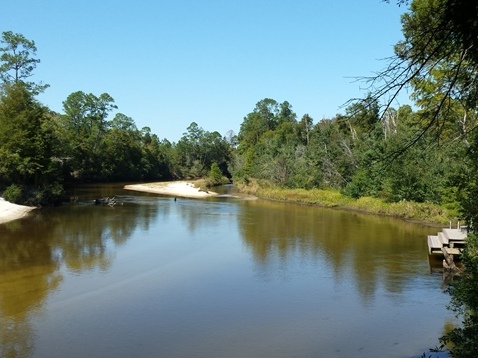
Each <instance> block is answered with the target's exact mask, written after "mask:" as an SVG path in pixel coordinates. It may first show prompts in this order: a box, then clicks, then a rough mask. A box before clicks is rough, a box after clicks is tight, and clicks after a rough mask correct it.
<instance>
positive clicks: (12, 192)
mask: <svg viewBox="0 0 478 358" xmlns="http://www.w3.org/2000/svg"><path fill="white" fill-rule="evenodd" d="M22 196H23V188H22V187H21V186H19V185H16V184H12V185H10V186H9V187H7V188H6V189H5V191H4V192H3V197H4V199H5V200H7V201H9V202H11V203H15V204H20V203H21V202H22Z"/></svg>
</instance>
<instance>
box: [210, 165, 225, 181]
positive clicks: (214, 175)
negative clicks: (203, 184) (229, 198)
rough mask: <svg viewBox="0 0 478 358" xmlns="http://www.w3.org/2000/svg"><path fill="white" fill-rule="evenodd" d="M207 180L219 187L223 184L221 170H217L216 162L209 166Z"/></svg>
mask: <svg viewBox="0 0 478 358" xmlns="http://www.w3.org/2000/svg"><path fill="white" fill-rule="evenodd" d="M208 178H209V180H210V181H211V182H212V185H219V184H222V183H223V175H222V172H221V169H219V165H217V163H216V162H214V163H212V164H211V169H210V170H209V175H208Z"/></svg>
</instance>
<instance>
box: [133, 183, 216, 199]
mask: <svg viewBox="0 0 478 358" xmlns="http://www.w3.org/2000/svg"><path fill="white" fill-rule="evenodd" d="M124 189H127V190H135V191H143V192H146V193H154V194H162V195H170V196H177V197H183V198H210V197H212V196H217V195H218V194H217V193H215V192H213V191H208V192H204V191H201V190H200V189H199V188H195V187H194V182H191V181H169V182H157V183H144V184H131V185H125V187H124Z"/></svg>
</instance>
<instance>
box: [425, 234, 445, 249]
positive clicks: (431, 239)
mask: <svg viewBox="0 0 478 358" xmlns="http://www.w3.org/2000/svg"><path fill="white" fill-rule="evenodd" d="M442 247H443V245H442V243H441V242H440V240H439V239H438V236H436V235H428V253H429V254H440V253H441V252H442Z"/></svg>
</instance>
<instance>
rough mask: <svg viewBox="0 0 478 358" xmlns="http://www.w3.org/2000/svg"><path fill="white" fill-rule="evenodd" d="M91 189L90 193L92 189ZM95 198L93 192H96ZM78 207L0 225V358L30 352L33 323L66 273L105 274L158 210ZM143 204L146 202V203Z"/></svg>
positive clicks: (131, 202) (131, 201)
mask: <svg viewBox="0 0 478 358" xmlns="http://www.w3.org/2000/svg"><path fill="white" fill-rule="evenodd" d="M90 190H91V189H90ZM95 194H96V195H97V193H95ZM84 197H86V199H84V200H83V201H81V202H80V203H78V204H74V205H65V206H63V207H62V208H60V209H58V208H55V209H45V210H44V211H41V212H36V213H35V215H32V216H31V217H30V218H27V219H23V220H19V221H13V222H9V223H5V224H3V225H0V356H1V357H29V356H31V355H32V353H33V350H34V348H33V342H34V332H33V329H32V326H31V319H32V318H33V317H34V316H36V315H39V314H41V311H42V307H43V305H44V302H45V301H46V299H47V298H48V296H49V295H50V294H51V293H53V292H54V291H55V290H56V289H57V288H58V287H59V286H60V283H61V282H62V280H63V276H64V274H63V269H62V267H65V268H66V270H68V271H70V272H76V273H81V272H84V271H91V270H95V269H98V270H101V271H106V270H108V268H109V267H110V265H111V263H112V260H113V259H114V255H115V250H114V248H115V247H118V246H121V245H123V244H124V243H125V242H126V241H127V240H128V239H129V237H130V236H131V235H132V233H133V232H134V230H136V229H137V228H140V229H141V230H146V231H147V230H148V228H149V224H150V221H151V220H153V219H154V218H155V216H156V215H157V208H156V205H145V204H144V203H143V204H140V203H137V201H138V200H136V199H135V198H134V197H127V196H125V197H124V201H125V203H124V204H125V205H121V206H119V207H114V208H112V207H109V206H104V207H102V206H100V207H98V206H93V205H91V200H90V198H89V196H87V195H86V196H85V195H84ZM144 200H146V201H147V197H146V198H145V199H144Z"/></svg>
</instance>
